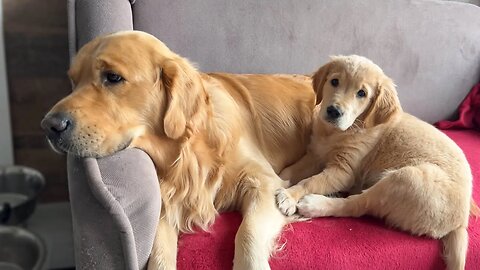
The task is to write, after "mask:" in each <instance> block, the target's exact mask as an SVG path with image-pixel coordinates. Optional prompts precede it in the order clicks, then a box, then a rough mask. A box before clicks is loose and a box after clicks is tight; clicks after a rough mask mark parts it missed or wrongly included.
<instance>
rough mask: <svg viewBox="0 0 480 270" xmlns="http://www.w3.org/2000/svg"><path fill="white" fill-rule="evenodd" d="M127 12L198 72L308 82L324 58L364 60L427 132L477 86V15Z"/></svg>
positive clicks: (455, 10) (419, 6)
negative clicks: (296, 76) (289, 76)
mask: <svg viewBox="0 0 480 270" xmlns="http://www.w3.org/2000/svg"><path fill="white" fill-rule="evenodd" d="M94 2H97V1H94ZM132 10H133V18H134V28H135V29H137V30H143V31H146V32H149V33H151V34H154V35H155V36H157V37H158V38H159V39H161V40H162V41H163V42H165V44H166V45H167V46H169V47H170V49H172V50H173V51H175V52H177V53H179V54H180V55H182V56H185V57H187V58H189V59H190V60H192V61H194V62H196V63H198V66H199V67H200V69H201V70H203V71H225V72H235V73H276V72H277V73H278V72H280V73H311V72H313V71H314V70H316V69H317V68H318V67H319V66H320V65H322V64H324V63H325V62H326V61H327V60H328V56H329V55H332V54H352V53H354V54H359V55H363V56H366V57H368V58H370V59H372V60H373V61H374V62H375V63H377V64H378V65H379V66H381V67H382V68H383V69H384V70H385V72H386V74H388V75H389V76H391V77H392V78H393V79H394V80H395V82H396V84H397V85H398V90H399V96H400V100H401V102H402V105H403V106H404V108H405V110H406V111H408V112H409V113H411V114H413V115H415V116H417V117H420V118H422V119H423V120H425V121H427V122H430V123H433V122H436V121H438V120H442V119H447V118H449V117H450V116H451V115H452V114H453V113H454V111H455V109H456V108H457V106H458V104H459V103H460V101H461V100H462V99H463V97H465V95H466V94H467V92H468V89H470V88H471V87H472V86H473V85H474V84H475V83H477V82H478V78H479V77H480V61H479V58H480V27H479V26H480V7H478V6H474V5H468V4H464V3H458V2H453V1H416V0H414V1H397V0H363V1H351V0H336V1H331V0H305V1H298V0H281V1H258V0H242V1H218V0H202V1H198V0H183V1H158V0H141V1H136V3H135V5H133V7H132ZM459 89H460V90H459ZM432 97H435V98H432Z"/></svg>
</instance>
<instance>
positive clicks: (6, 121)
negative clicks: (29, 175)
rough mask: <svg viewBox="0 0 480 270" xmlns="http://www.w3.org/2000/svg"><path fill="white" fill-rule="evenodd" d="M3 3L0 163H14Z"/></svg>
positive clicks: (0, 12) (0, 14)
mask: <svg viewBox="0 0 480 270" xmlns="http://www.w3.org/2000/svg"><path fill="white" fill-rule="evenodd" d="M2 6H3V3H2V0H0V165H12V164H13V145H12V131H11V125H10V108H9V106H8V88H7V71H6V69H5V46H4V43H3V8H2Z"/></svg>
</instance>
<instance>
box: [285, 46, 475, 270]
mask: <svg viewBox="0 0 480 270" xmlns="http://www.w3.org/2000/svg"><path fill="white" fill-rule="evenodd" d="M313 86H314V90H315V91H316V93H317V96H318V98H317V100H318V101H320V100H321V103H320V108H319V109H318V110H316V112H315V116H314V123H313V135H312V139H311V144H310V146H309V148H308V150H307V154H306V155H305V156H304V157H303V158H302V159H300V160H299V161H298V162H297V163H295V164H293V165H292V166H290V167H288V168H286V169H285V170H283V171H282V173H281V177H282V178H284V179H289V180H292V181H293V182H298V181H299V180H301V179H303V178H305V179H304V180H302V181H300V182H299V183H298V184H297V185H294V186H292V187H291V188H289V189H286V190H285V189H279V190H278V191H277V195H276V199H277V203H278V206H279V208H280V209H281V211H282V212H283V213H285V214H286V215H292V214H293V213H294V212H296V211H297V210H298V212H299V214H301V215H303V216H306V217H321V216H355V217H356V216H361V215H365V214H368V215H373V216H376V217H381V218H384V219H385V221H386V222H387V223H388V224H390V225H392V226H394V227H397V228H400V229H402V230H406V231H409V232H411V233H413V234H416V235H428V236H431V237H433V238H441V239H442V240H443V244H444V256H445V259H446V263H447V267H448V269H463V268H464V266H465V256H466V251H467V246H468V245H467V241H468V236H467V230H466V229H467V225H468V217H469V210H470V202H471V198H472V197H471V196H472V174H471V171H470V167H469V165H468V162H467V160H466V158H465V156H464V154H463V152H462V151H461V149H460V148H459V147H458V146H457V145H456V144H455V143H454V142H453V141H452V140H450V139H449V138H448V137H447V136H446V135H444V134H443V133H441V132H440V131H438V130H437V129H435V128H434V127H432V126H431V125H429V124H427V123H425V122H423V121H421V120H419V119H417V118H415V117H413V116H411V115H409V114H407V113H404V112H403V111H402V108H401V106H400V102H399V100H398V97H397V92H396V90H395V85H394V84H393V82H392V80H391V79H390V78H388V77H387V76H386V75H385V74H384V73H383V71H382V70H381V69H380V68H379V67H378V66H377V65H375V64H374V63H373V62H371V61H370V60H368V59H366V58H364V57H360V56H355V55H352V56H339V57H332V60H331V62H329V63H328V64H326V65H324V66H323V67H321V68H320V69H319V70H318V71H317V72H316V74H315V75H314V77H313ZM312 175H313V176H312ZM339 191H346V192H349V193H351V194H356V195H351V196H349V197H347V198H330V197H326V196H323V195H327V194H331V193H335V192H339ZM308 194H310V195H308ZM316 194H317V195H316ZM472 206H473V207H475V206H474V204H473V201H472Z"/></svg>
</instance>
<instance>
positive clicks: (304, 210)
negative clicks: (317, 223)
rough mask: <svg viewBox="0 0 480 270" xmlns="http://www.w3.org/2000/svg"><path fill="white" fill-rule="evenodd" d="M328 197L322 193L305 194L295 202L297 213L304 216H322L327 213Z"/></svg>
mask: <svg viewBox="0 0 480 270" xmlns="http://www.w3.org/2000/svg"><path fill="white" fill-rule="evenodd" d="M329 200H330V198H328V197H325V196H323V195H316V194H310V195H305V196H304V197H303V198H301V199H300V200H299V201H298V203H297V209H298V213H299V214H300V215H302V216H304V217H308V218H314V217H324V216H327V215H328V209H329Z"/></svg>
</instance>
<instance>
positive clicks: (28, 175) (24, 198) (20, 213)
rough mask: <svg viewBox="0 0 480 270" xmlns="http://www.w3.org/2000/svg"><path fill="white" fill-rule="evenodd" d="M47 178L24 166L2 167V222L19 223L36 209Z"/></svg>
mask: <svg viewBox="0 0 480 270" xmlns="http://www.w3.org/2000/svg"><path fill="white" fill-rule="evenodd" d="M44 186H45V179H44V178H43V176H42V174H41V173H39V172H38V171H36V170H33V169H31V168H28V167H23V166H9V167H0V224H6V225H17V224H20V223H22V222H24V221H25V220H27V219H28V218H29V217H30V215H31V214H32V213H33V211H34V210H35V207H36V204H37V197H38V194H39V193H40V191H41V190H42V189H43V187H44Z"/></svg>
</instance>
